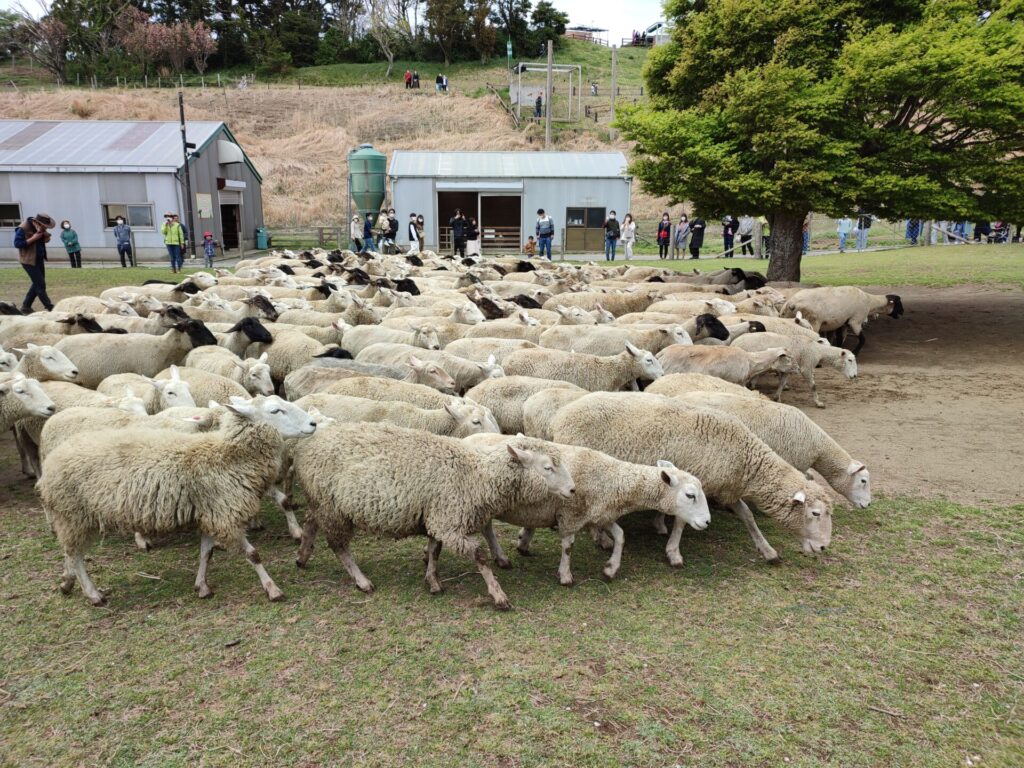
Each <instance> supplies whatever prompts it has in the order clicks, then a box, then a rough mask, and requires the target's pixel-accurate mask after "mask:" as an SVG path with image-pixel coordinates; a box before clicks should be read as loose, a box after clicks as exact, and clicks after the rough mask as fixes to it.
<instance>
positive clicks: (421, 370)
mask: <svg viewBox="0 0 1024 768" xmlns="http://www.w3.org/2000/svg"><path fill="white" fill-rule="evenodd" d="M409 367H410V368H412V370H413V373H414V374H415V375H416V381H417V382H419V383H420V384H426V385H427V386H428V387H433V388H434V389H436V390H438V391H439V392H447V393H450V394H451V393H454V392H455V389H456V385H455V379H453V378H452V377H451V376H449V375H448V372H447V371H446V370H445V369H444V368H442V367H441V366H439V365H438V364H437V363H431V362H424V361H423V360H420V359H419V358H418V357H416V356H415V355H410V356H409Z"/></svg>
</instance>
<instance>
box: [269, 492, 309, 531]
mask: <svg viewBox="0 0 1024 768" xmlns="http://www.w3.org/2000/svg"><path fill="white" fill-rule="evenodd" d="M267 495H268V496H270V498H271V499H273V500H274V503H275V504H276V505H277V508H278V509H280V510H281V512H282V514H283V515H284V519H285V520H287V521H288V534H289V535H290V536H291V537H292V538H293V539H295V540H296V541H299V540H300V539H301V538H302V526H301V525H299V521H298V519H297V518H296V517H295V503H294V502H293V501H292V500H291V498H290V497H289V496H288V494H287V493H285V492H284V491H282V490H281V489H280V488H279V487H278V486H277V484H276V483H275V484H274V485H272V486H270V490H269V491H267Z"/></svg>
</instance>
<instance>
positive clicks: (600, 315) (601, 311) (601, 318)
mask: <svg viewBox="0 0 1024 768" xmlns="http://www.w3.org/2000/svg"><path fill="white" fill-rule="evenodd" d="M591 314H592V315H593V316H594V319H595V320H597V323H598V325H602V324H604V323H614V322H615V315H613V314H612V313H611V312H609V311H608V310H607V309H605V308H604V306H602V304H601V302H597V307H596V308H595V309H594V311H593V312H592V313H591Z"/></svg>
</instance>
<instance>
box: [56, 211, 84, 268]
mask: <svg viewBox="0 0 1024 768" xmlns="http://www.w3.org/2000/svg"><path fill="white" fill-rule="evenodd" d="M60 230H61V231H60V241H61V242H62V243H64V249H65V250H66V251H67V252H68V261H69V262H70V264H71V268H72V269H81V268H82V246H81V245H80V244H79V243H78V233H77V232H75V230H73V229H72V228H71V222H70V221H68V220H67V219H64V221H62V222H61V223H60Z"/></svg>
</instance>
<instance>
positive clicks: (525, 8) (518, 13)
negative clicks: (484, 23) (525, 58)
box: [491, 0, 532, 55]
mask: <svg viewBox="0 0 1024 768" xmlns="http://www.w3.org/2000/svg"><path fill="white" fill-rule="evenodd" d="M531 7H532V3H531V2H530V0H494V11H493V12H492V14H491V21H492V22H494V25H495V26H496V27H498V29H499V30H501V31H503V32H504V33H505V36H506V37H508V39H510V40H511V41H512V49H513V51H515V52H516V54H517V55H523V53H524V52H527V51H530V48H531V46H530V42H531V40H530V26H529V24H528V19H529V16H530V8H531Z"/></svg>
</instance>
